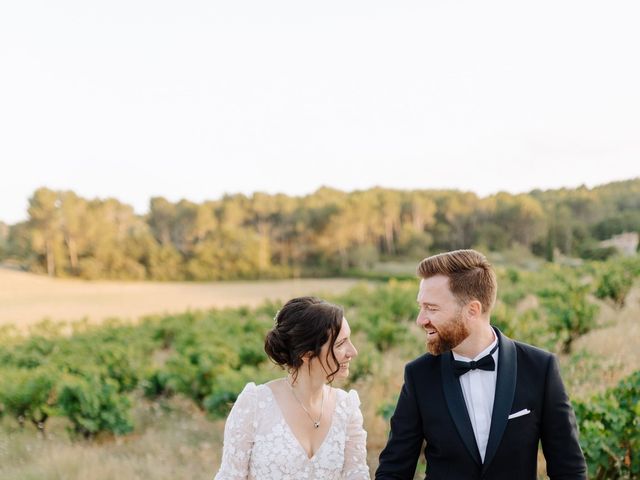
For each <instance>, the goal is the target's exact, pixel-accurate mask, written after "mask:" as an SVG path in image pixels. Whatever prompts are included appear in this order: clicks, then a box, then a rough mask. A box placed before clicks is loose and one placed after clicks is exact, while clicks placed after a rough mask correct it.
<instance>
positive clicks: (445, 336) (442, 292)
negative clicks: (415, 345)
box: [416, 275, 469, 355]
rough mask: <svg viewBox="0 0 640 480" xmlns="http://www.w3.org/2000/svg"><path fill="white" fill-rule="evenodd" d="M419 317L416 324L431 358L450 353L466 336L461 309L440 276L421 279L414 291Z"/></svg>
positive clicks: (444, 278) (447, 284) (467, 331)
mask: <svg viewBox="0 0 640 480" xmlns="http://www.w3.org/2000/svg"><path fill="white" fill-rule="evenodd" d="M417 301H418V306H419V308H420V313H419V314H418V318H417V319H416V323H417V324H418V326H420V327H421V328H422V329H423V330H424V331H425V333H426V335H427V341H426V343H427V349H428V350H429V352H430V353H431V354H433V355H440V354H441V353H444V352H447V351H449V350H452V349H453V348H455V347H457V346H458V345H459V344H460V343H461V342H462V341H463V340H465V339H466V338H467V337H468V336H469V329H468V328H467V324H466V321H465V319H464V316H463V314H462V305H460V302H458V300H457V299H456V297H455V296H454V295H453V294H452V293H451V290H450V289H449V279H448V278H447V277H445V276H444V275H436V276H434V277H430V278H425V279H422V281H421V282H420V290H419V291H418V298H417Z"/></svg>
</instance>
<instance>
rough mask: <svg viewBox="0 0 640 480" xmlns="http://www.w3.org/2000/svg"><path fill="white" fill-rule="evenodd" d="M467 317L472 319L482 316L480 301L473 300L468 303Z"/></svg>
mask: <svg viewBox="0 0 640 480" xmlns="http://www.w3.org/2000/svg"><path fill="white" fill-rule="evenodd" d="M467 315H468V316H469V317H471V318H478V317H480V316H482V303H480V301H479V300H471V301H470V302H469V303H467Z"/></svg>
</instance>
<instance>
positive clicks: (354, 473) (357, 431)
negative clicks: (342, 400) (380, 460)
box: [342, 390, 370, 480]
mask: <svg viewBox="0 0 640 480" xmlns="http://www.w3.org/2000/svg"><path fill="white" fill-rule="evenodd" d="M348 405H349V419H348V421H347V438H346V442H345V447H344V450H345V451H344V467H343V469H342V478H343V479H344V480H365V479H366V480H369V479H370V476H369V467H368V466H367V432H366V431H365V429H364V427H363V426H362V424H363V418H362V412H361V411H360V398H359V397H358V392H356V391H355V390H350V391H349V393H348Z"/></svg>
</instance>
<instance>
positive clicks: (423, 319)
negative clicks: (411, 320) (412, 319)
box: [416, 310, 429, 327]
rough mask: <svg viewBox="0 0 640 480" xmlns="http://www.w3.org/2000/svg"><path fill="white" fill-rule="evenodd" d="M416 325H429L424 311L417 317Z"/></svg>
mask: <svg viewBox="0 0 640 480" xmlns="http://www.w3.org/2000/svg"><path fill="white" fill-rule="evenodd" d="M416 324H417V325H418V326H419V327H425V326H426V325H429V319H428V318H427V316H426V315H425V313H424V311H422V310H420V312H419V313H418V316H417V317H416Z"/></svg>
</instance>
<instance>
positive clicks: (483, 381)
mask: <svg viewBox="0 0 640 480" xmlns="http://www.w3.org/2000/svg"><path fill="white" fill-rule="evenodd" d="M495 335H496V334H495V332H493V336H494V339H493V342H492V343H491V345H489V346H488V347H487V348H485V349H484V350H483V351H482V352H480V353H479V354H478V355H476V357H475V358H467V357H463V356H462V355H458V354H457V353H455V352H452V353H453V358H454V359H455V360H462V361H464V362H470V361H472V360H473V361H478V360H479V359H481V358H482V357H484V356H485V355H487V354H488V353H489V352H490V351H491V349H492V348H493V347H495V345H496V343H497V342H498V338H497V337H496V336H495ZM498 351H499V349H496V351H495V352H493V361H494V362H495V364H496V368H495V370H493V371H487V370H480V369H476V370H469V371H468V372H467V373H465V374H463V375H460V378H459V380H460V386H461V387H462V394H463V395H464V403H466V405H467V412H469V419H470V420H471V426H472V427H473V434H474V436H475V437H476V444H477V445H478V450H480V456H481V457H482V461H483V462H484V455H485V452H486V451H487V442H488V441H489V430H490V429H491V412H493V400H494V398H495V395H496V379H497V378H498Z"/></svg>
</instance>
